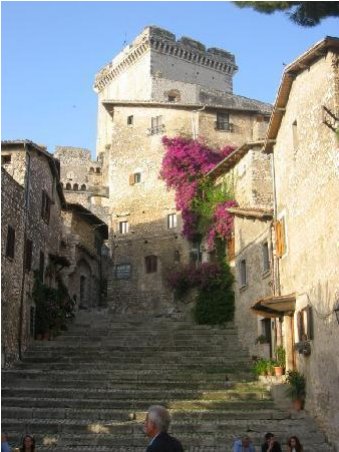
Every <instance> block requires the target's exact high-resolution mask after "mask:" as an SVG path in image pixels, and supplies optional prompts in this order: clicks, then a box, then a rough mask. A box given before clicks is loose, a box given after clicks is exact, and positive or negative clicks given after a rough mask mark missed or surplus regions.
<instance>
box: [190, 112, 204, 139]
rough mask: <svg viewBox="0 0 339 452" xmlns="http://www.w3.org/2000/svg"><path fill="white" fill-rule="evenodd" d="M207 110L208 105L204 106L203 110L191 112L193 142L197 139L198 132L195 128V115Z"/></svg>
mask: <svg viewBox="0 0 339 452" xmlns="http://www.w3.org/2000/svg"><path fill="white" fill-rule="evenodd" d="M205 108H206V105H204V106H203V107H201V108H198V109H197V110H192V111H191V128H192V137H193V140H196V139H197V131H196V128H195V120H194V113H199V111H203V110H205Z"/></svg>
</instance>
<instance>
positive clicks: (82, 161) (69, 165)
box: [54, 146, 108, 222]
mask: <svg viewBox="0 0 339 452" xmlns="http://www.w3.org/2000/svg"><path fill="white" fill-rule="evenodd" d="M54 157H55V158H57V159H58V160H59V161H60V179H61V184H62V187H63V190H64V194H65V198H66V201H67V202H68V203H79V204H81V205H82V206H84V207H85V208H86V209H90V210H91V211H92V212H93V213H94V214H95V215H97V216H98V217H99V218H101V219H102V220H103V221H104V222H107V219H108V216H107V214H108V187H107V186H106V184H104V182H103V180H102V164H101V161H100V160H99V159H98V160H97V161H93V160H92V159H91V151H89V150H88V149H83V148H74V147H71V146H56V148H55V152H54Z"/></svg>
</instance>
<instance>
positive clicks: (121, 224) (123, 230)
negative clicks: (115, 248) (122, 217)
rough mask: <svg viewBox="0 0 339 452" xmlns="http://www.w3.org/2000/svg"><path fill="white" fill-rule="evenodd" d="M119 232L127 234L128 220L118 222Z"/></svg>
mask: <svg viewBox="0 0 339 452" xmlns="http://www.w3.org/2000/svg"><path fill="white" fill-rule="evenodd" d="M119 232H120V234H127V233H128V232H129V223H128V221H120V222H119Z"/></svg>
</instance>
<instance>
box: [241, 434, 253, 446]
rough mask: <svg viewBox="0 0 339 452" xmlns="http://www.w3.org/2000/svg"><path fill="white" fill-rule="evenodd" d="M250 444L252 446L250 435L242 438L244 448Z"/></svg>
mask: <svg viewBox="0 0 339 452" xmlns="http://www.w3.org/2000/svg"><path fill="white" fill-rule="evenodd" d="M250 444H251V438H250V437H249V436H248V435H246V436H243V437H242V438H241V445H242V447H248V446H249V445H250Z"/></svg>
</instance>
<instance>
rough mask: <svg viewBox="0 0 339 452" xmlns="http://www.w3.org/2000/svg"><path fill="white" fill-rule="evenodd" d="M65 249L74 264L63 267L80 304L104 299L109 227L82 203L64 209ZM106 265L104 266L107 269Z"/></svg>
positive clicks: (63, 242) (95, 304)
mask: <svg viewBox="0 0 339 452" xmlns="http://www.w3.org/2000/svg"><path fill="white" fill-rule="evenodd" d="M62 223H63V225H62V231H63V233H62V240H61V250H62V253H63V255H64V256H65V257H66V258H67V259H68V260H69V262H70V266H69V267H67V268H65V269H63V270H62V277H63V280H64V282H65V284H66V286H67V287H68V291H69V293H70V294H71V296H73V298H74V299H75V300H76V302H77V306H78V307H82V308H86V307H94V306H99V305H100V304H102V303H103V302H104V298H105V297H104V296H105V293H104V292H105V290H106V289H105V286H106V284H105V279H106V278H105V275H106V273H105V264H104V265H103V262H105V259H107V257H106V256H103V255H102V250H103V243H104V240H106V239H107V238H108V227H107V225H106V223H103V221H102V220H101V219H99V218H98V217H97V216H95V215H94V214H93V213H92V212H90V211H89V210H87V209H86V208H85V207H83V206H82V205H81V204H76V203H67V207H66V208H65V209H64V210H63V211H62ZM103 267H104V268H103Z"/></svg>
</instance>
